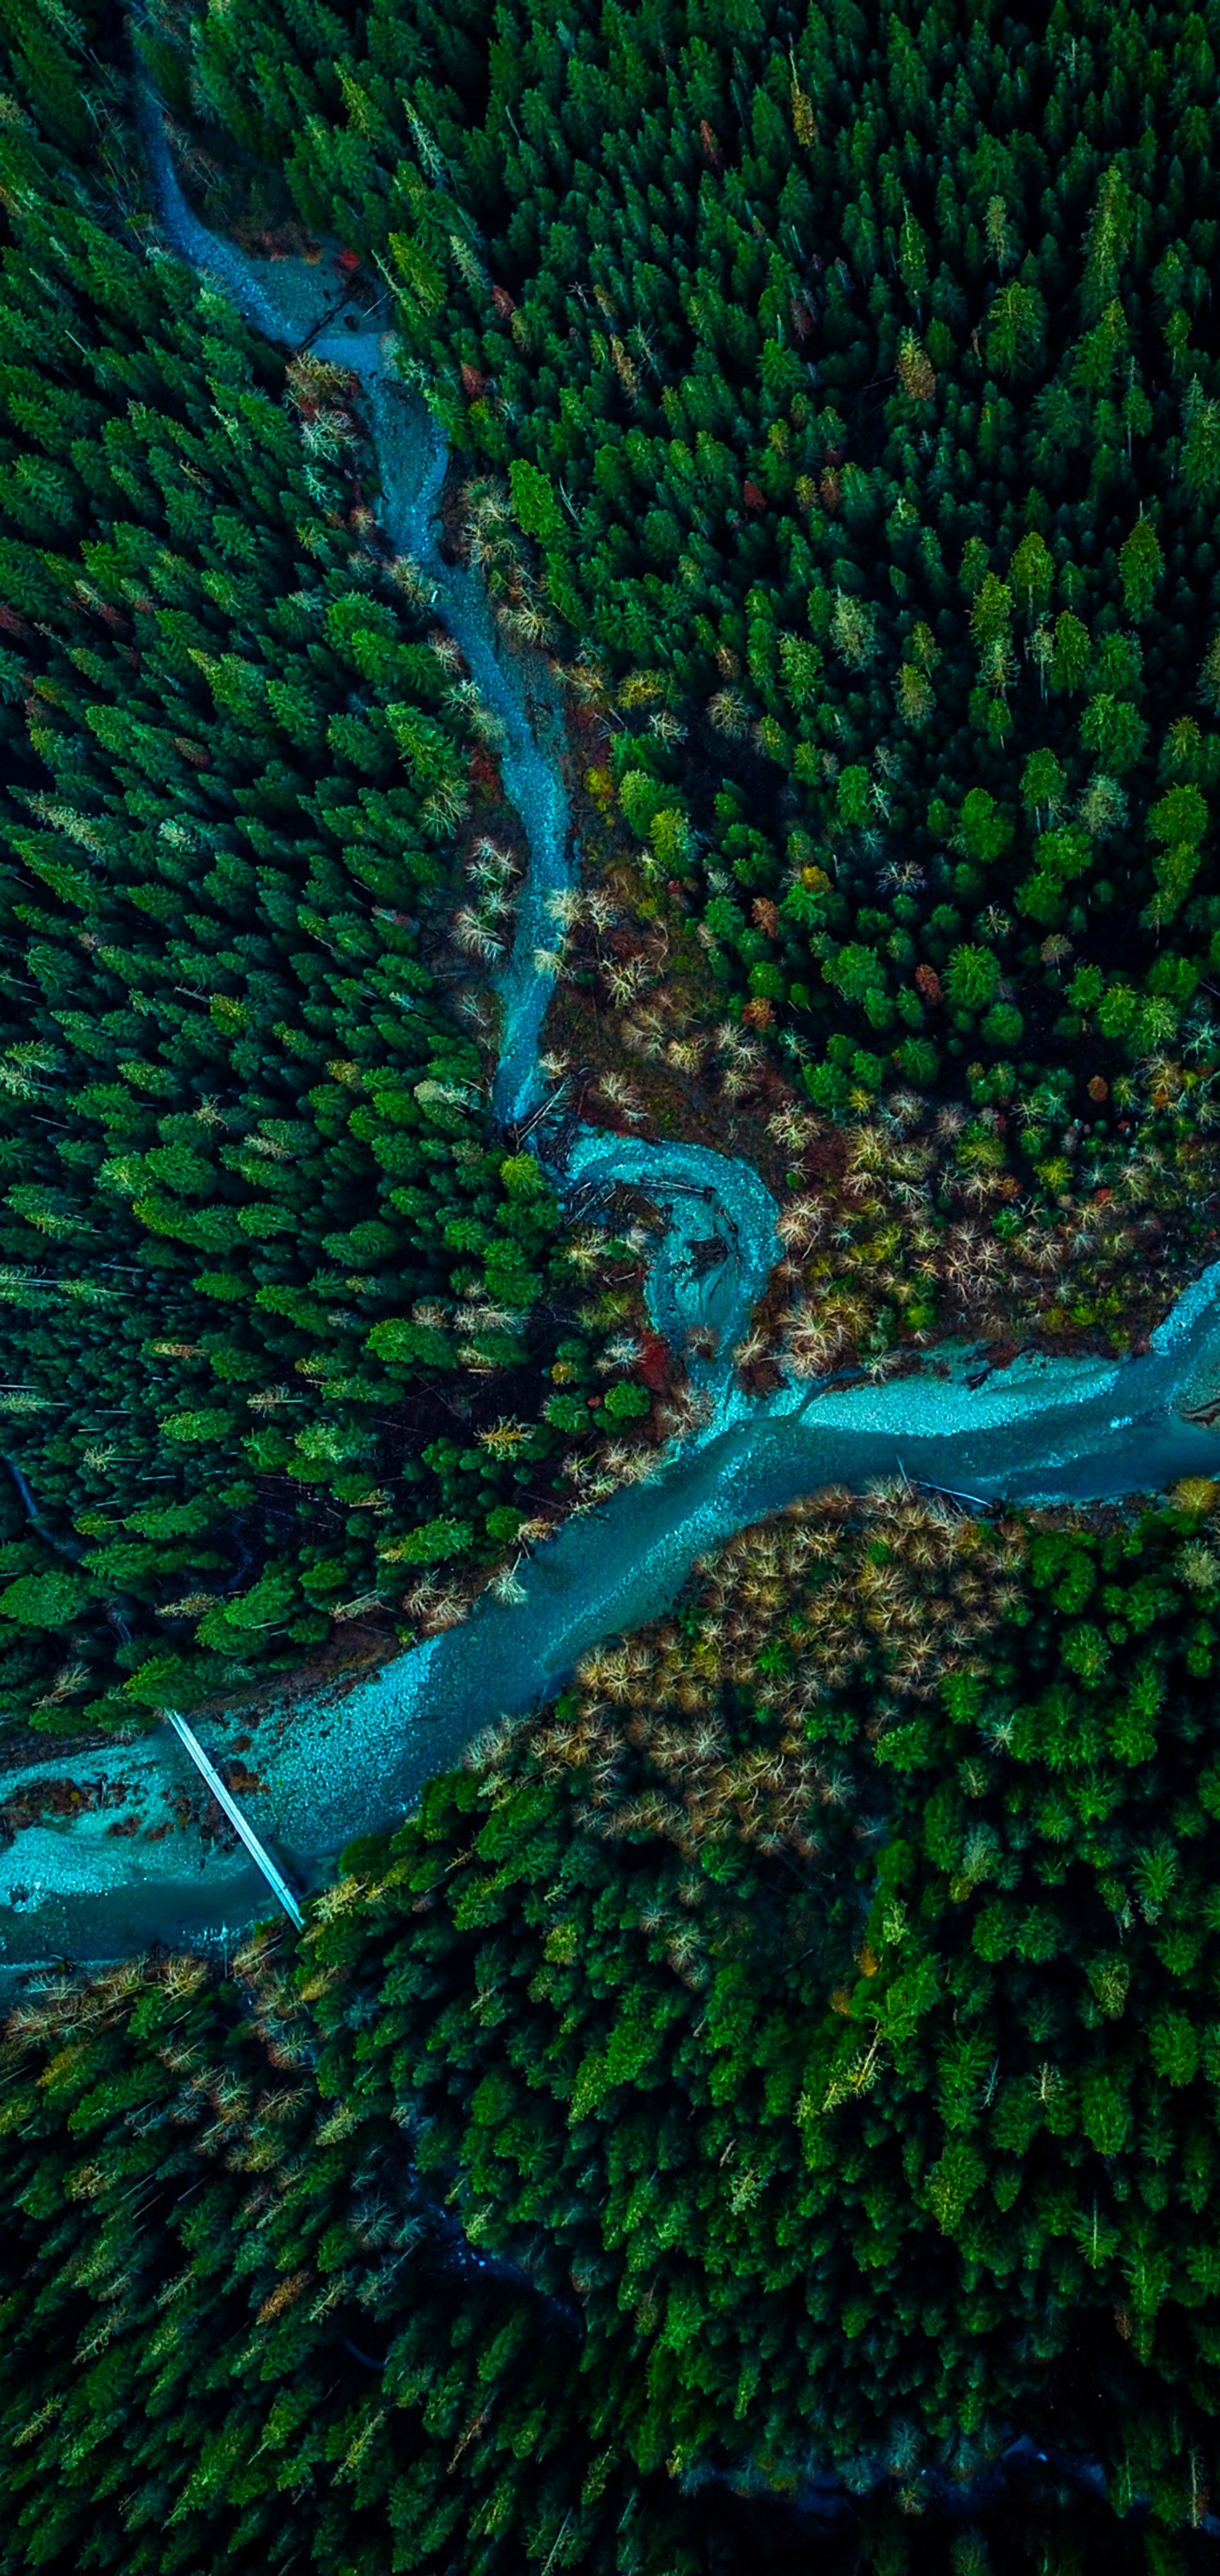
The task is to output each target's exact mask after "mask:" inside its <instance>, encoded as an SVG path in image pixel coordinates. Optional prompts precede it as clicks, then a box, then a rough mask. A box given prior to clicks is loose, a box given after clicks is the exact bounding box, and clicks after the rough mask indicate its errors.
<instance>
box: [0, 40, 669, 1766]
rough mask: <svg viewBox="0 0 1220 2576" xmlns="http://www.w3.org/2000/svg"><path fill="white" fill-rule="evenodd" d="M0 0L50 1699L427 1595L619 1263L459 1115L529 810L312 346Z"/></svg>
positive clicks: (14, 943)
mask: <svg viewBox="0 0 1220 2576" xmlns="http://www.w3.org/2000/svg"><path fill="white" fill-rule="evenodd" d="M4 24H5V26H6V27H7V39H6V41H7V47H8V53H7V63H6V67H5V69H4V70H3V75H2V77H3V80H4V82H5V83H6V85H7V88H8V92H9V105H8V108H7V109H6V113H5V119H4V123H3V127H2V129H0V196H2V199H3V208H4V212H3V217H2V218H0V221H2V224H3V238H4V249H3V265H2V269H0V340H2V341H3V346H4V363H3V366H2V367H0V589H2V592H3V602H4V604H3V607H0V698H2V700H3V705H2V707H0V717H2V720H3V731H4V737H5V741H6V745H7V749H6V772H7V780H8V785H7V790H6V793H5V795H4V799H3V803H2V805H0V904H2V906H3V914H4V937H3V957H2V959H0V1012H2V1015H3V1022H4V1025H3V1029H2V1030H0V1167H2V1169H0V1301H2V1311H3V1314H4V1317H5V1333H6V1348H7V1353H8V1359H7V1365H6V1370H5V1377H6V1384H5V1387H4V1390H3V1393H2V1394H0V1405H2V1406H3V1411H4V1414H5V1416H6V1417H7V1420H6V1423H5V1425H4V1426H3V1436H2V1437H0V1448H2V1449H3V1450H4V1451H5V1452H6V1453H7V1456H8V1458H10V1459H11V1460H12V1461H13V1462H14V1464H13V1465H12V1466H9V1467H8V1469H7V1472H0V1515H2V1525H0V1526H2V1530H3V1547H2V1550H0V1706H2V1708H3V1710H4V1712H5V1714H6V1715H8V1716H10V1717H11V1716H27V1715H29V1713H30V1712H31V1710H32V1712H33V1717H34V1722H35V1724H37V1725H47V1726H51V1727H66V1728H68V1729H73V1728H75V1729H76V1730H77V1731H79V1729H80V1727H81V1725H82V1724H85V1725H88V1726H93V1725H95V1724H98V1723H101V1724H102V1725H106V1724H109V1723H120V1724H121V1723H128V1724H130V1723H135V1724H138V1723H139V1722H140V1719H141V1717H142V1716H143V1715H145V1714H147V1713H148V1712H149V1711H150V1710H152V1709H155V1708H156V1707H158V1706H159V1705H161V1704H162V1703H164V1702H165V1701H167V1700H170V1701H173V1700H178V1701H185V1702H188V1703H189V1702H190V1701H191V1700H197V1699H198V1698H199V1697H200V1696H201V1695H202V1694H205V1693H206V1692H208V1691H209V1690H218V1689H222V1688H223V1689H226V1690H228V1691H230V1692H232V1691H233V1690H235V1689H239V1688H241V1687H243V1686H244V1685H245V1684H246V1683H247V1682H250V1681H252V1680H256V1679H258V1678H259V1676H261V1675H263V1674H265V1673H266V1672H267V1671H268V1670H269V1669H276V1668H281V1667H284V1666H291V1665H299V1664H300V1663H301V1662H302V1661H303V1660H304V1659H305V1657H306V1655H307V1653H308V1651H310V1650H311V1649H315V1648H317V1647H318V1646H320V1645H321V1644H322V1643H323V1642H324V1641H326V1640H327V1639H329V1638H337V1639H338V1640H339V1642H340V1644H341V1643H342V1640H343V1637H344V1635H345V1634H346V1635H347V1636H350V1635H351V1633H352V1631H351V1629H350V1627H348V1628H347V1629H346V1630H345V1627H344V1620H345V1619H346V1620H348V1621H350V1620H351V1619H352V1618H353V1617H354V1616H356V1615H357V1614H366V1615H367V1614H375V1615H376V1616H377V1617H379V1618H380V1620H381V1622H382V1633H383V1634H384V1635H385V1636H386V1637H388V1638H389V1639H390V1641H391V1642H392V1640H393V1636H394V1632H395V1631H394V1624H393V1623H394V1622H396V1623H397V1627H398V1633H399V1634H408V1633H411V1625H410V1623H411V1622H412V1621H415V1620H417V1619H418V1617H419V1616H420V1615H424V1614H426V1612H427V1610H428V1608H429V1606H430V1607H431V1610H432V1611H433V1612H434V1613H436V1614H437V1615H439V1616H442V1617H443V1616H445V1615H449V1614H450V1612H451V1611H452V1608H453V1606H454V1604H453V1599H452V1598H451V1597H450V1596H451V1595H453V1593H454V1590H455V1586H456V1593H457V1596H458V1597H460V1595H461V1592H462V1587H463V1585H465V1586H466V1588H467V1589H469V1584H470V1580H471V1576H472V1573H473V1572H477V1571H478V1570H479V1569H482V1570H483V1572H485V1571H486V1569H487V1568H488V1566H489V1565H491V1564H494V1563H496V1562H500V1563H503V1562H504V1559H505V1551H506V1549H510V1548H511V1546H512V1544H513V1541H514V1539H515V1538H516V1537H517V1534H518V1533H519V1531H520V1530H521V1529H522V1528H524V1529H525V1531H526V1534H527V1536H528V1535H529V1532H530V1529H531V1527H532V1528H533V1529H534V1530H535V1531H536V1530H537V1529H539V1528H542V1527H545V1526H546V1525H548V1522H549V1519H550V1518H553V1517H554V1515H555V1514H556V1512H557V1511H558V1510H559V1509H560V1508H561V1507H562V1505H561V1498H562V1496H563V1495H564V1494H565V1493H566V1495H567V1496H568V1497H569V1499H570V1498H571V1495H572V1487H571V1484H570V1483H569V1484H565V1483H564V1481H563V1479H562V1477H561V1474H560V1470H561V1469H562V1467H563V1466H564V1464H565V1461H566V1462H567V1463H568V1464H569V1465H571V1464H572V1463H573V1462H574V1461H575V1460H578V1459H580V1458H581V1457H583V1456H584V1455H585V1454H586V1453H589V1454H591V1434H592V1431H593V1430H594V1428H595V1418H594V1417H593V1416H591V1415H590V1414H589V1412H588V1410H587V1407H586V1405H585V1401H584V1396H583V1394H582V1393H581V1389H582V1386H584V1385H585V1384H590V1385H591V1384H593V1383H594V1382H595V1381H594V1379H593V1377H592V1374H591V1372H592V1361H593V1356H594V1354H595V1352H597V1351H599V1350H600V1348H601V1346H602V1343H603V1341H604V1328H605V1327H606V1326H607V1324H613V1323H618V1324H620V1325H621V1323H622V1321H623V1319H624V1315H625V1313H629V1310H630V1307H631V1296H630V1293H629V1292H625V1291H624V1290H623V1289H622V1286H621V1282H622V1280H623V1278H624V1276H625V1275H626V1273H627V1272H629V1271H630V1268H631V1263H630V1260H628V1261H627V1263H626V1264H624V1263H623V1261H622V1260H621V1258H620V1260H619V1262H618V1265H617V1273H618V1279H619V1282H620V1285H619V1287H618V1288H617V1289H614V1290H608V1289H607V1284H606V1276H605V1262H604V1259H603V1257H602V1252H601V1248H600V1246H599V1243H598V1241H597V1239H596V1236H595V1235H591V1236H588V1237H587V1238H586V1239H585V1241H584V1244H583V1248H582V1251H581V1254H580V1261H581V1265H582V1266H581V1268H580V1269H577V1268H574V1267H573V1266H572V1264H571V1263H570V1262H569V1261H568V1259H567V1251H566V1247H567V1238H566V1236H565V1234H564V1232H563V1229H562V1227H561V1223H560V1218H559V1212H558V1209H557V1206H556V1203H555V1200H554V1198H553V1196H552V1194H551V1193H550V1192H549V1191H548V1190H547V1188H546V1187H545V1186H544V1185H543V1183H542V1181H541V1179H540V1175H539V1172H538V1169H537V1166H536V1165H535V1163H534V1162H533V1161H532V1159H531V1158H530V1157H528V1156H525V1155H518V1154H513V1153H510V1152H508V1151H506V1148H505V1145H504V1143H503V1142H502V1141H497V1139H496V1137H495V1134H494V1132H493V1130H492V1126H491V1122H490V1118H489V1114H488V1106H487V1093H486V1080H485V1065H484V1060H483V1058H482V1057H481V1056H480V1052H479V1050H478V1048H477V1046H476V1044H475V1041H474V1038H473V1036H472V1034H471V1030H470V1026H469V1025H468V1024H467V1023H465V1022H464V1021H463V1019H462V1016H461V1010H462V1002H463V996H462V994H461V992H460V990H459V989H458V987H457V986H456V985H455V983H454V981H453V978H452V974H449V977H448V980H445V969H444V959H445V955H446V948H447V941H448V932H449V926H450V923H451V920H452V917H453V904H454V899H455V896H456V895H457V894H458V893H459V892H465V893H466V895H467V896H469V895H470V893H471V887H470V884H469V883H468V881H467V873H466V872H467V871H473V875H474V882H475V894H474V909H475V911H476V912H477V911H479V908H480V906H482V908H483V909H486V906H487V904H488V903H491V904H492V905H493V908H494V907H495V906H496V905H498V910H499V913H500V914H503V912H504V910H505V906H506V904H507V903H509V902H510V901H511V893H510V885H511V879H512V875H513V871H514V867H515V866H517V865H519V863H520V854H519V852H518V853H517V855H516V857H514V852H513V849H512V847H511V846H510V847H508V848H505V847H504V845H503V842H502V839H501V838H500V837H497V835H500V834H501V833H502V831H503V829H504V828H505V827H506V826H507V827H509V830H510V842H511V828H512V824H513V818H512V817H511V816H508V815H507V813H506V811H505V809H504V808H503V806H502V803H501V801H500V796H499V788H498V784H497V779H496V773H495V769H494V764H493V762H492V760H491V758H490V757H489V750H488V744H487V741H486V740H485V735H486V732H487V724H486V719H485V716H484V714H483V711H482V709H481V708H480V706H479V704H478V702H477V700H476V699H475V697H474V693H473V691H472V690H471V688H470V686H469V684H468V683H467V682H464V681H463V680H462V678H461V676H460V674H461V665H460V659H459V658H458V657H457V656H456V654H455V652H454V649H453V647H452V646H451V645H450V644H449V642H448V640H447V639H446V638H445V637H444V635H443V634H441V633H440V632H439V631H438V630H436V629H435V628H434V627H430V626H429V624H428V621H427V618H426V614H421V613H420V611H419V610H418V609H417V608H416V607H415V606H413V604H412V594H411V588H410V583H409V579H408V580H407V582H406V586H405V587H404V584H403V580H402V578H401V577H400V578H398V579H396V577H395V576H396V566H395V564H394V563H393V562H392V561H391V560H390V559H389V557H388V555H387V552H386V549H385V548H384V546H383V545H382V544H381V542H380V541H379V539H378V537H377V534H376V530H375V527H374V524H373V520H372V516H371V513H370V510H369V508H368V506H367V503H366V500H365V498H364V488H365V485H364V480H363V479H362V478H366V477H367V473H368V465H367V458H366V455H365V452H364V450H363V448H362V445H361V442H360V438H359V435H358V429H357V424H356V422H355V419H354V417H353V415H352V413H351V412H350V410H349V409H348V407H347V401H346V396H347V395H348V394H349V393H350V391H351V387H350V386H349V384H348V383H347V380H346V379H344V378H343V377H342V376H341V375H340V373H339V371H338V370H336V369H334V368H329V369H328V368H326V367H324V366H320V365H319V364H318V363H317V362H316V361H311V360H309V359H305V358H303V359H301V360H299V361H297V362H295V363H293V364H291V365H289V366H288V367H287V368H285V365H284V363H283V361H282V360H281V358H280V357H279V356H277V355H276V353H275V352H274V351H272V350H271V349H269V348H268V347H266V346H265V345H264V344H262V343H260V342H259V341H257V340H256V339H255V338H253V337H252V336H251V334H250V333H249V332H248V331H247V330H246V328H245V326H244V325H243V324H242V322H241V321H240V320H239V319H238V318H237V317H236V316H235V315H234V313H233V312H232V310H231V309H230V307H229V306H228V304H227V303H226V302H225V300H224V298H223V297H222V296H221V295H219V294H218V293H216V292H215V291H213V290H212V289H210V288H209V287H207V286H201V285H200V283H199V282H198V281H197V279H196V278H195V277H194V276H193V275H191V274H190V272H188V271H187V270H185V269H184V268H182V267H180V266H179V265H178V264H177V263H176V262H175V261H173V260H170V259H167V258H166V257H164V256H163V255H160V254H158V255H151V254H150V253H149V252H148V250H147V248H146V247H144V246H143V242H142V228H141V223H140V221H139V220H138V216H137V213H136V211H135V210H137V209H138V207H139V204H140V194H139V185H138V163H137V162H136V160H135V157H134V147H133V144H132V140H131V134H130V129H129V127H128V126H127V125H126V124H125V122H124V108H125V87H124V82H123V80H122V78H121V76H120V73H119V71H118V70H117V69H116V68H115V67H114V66H113V65H111V64H109V63H108V61H107V60H106V59H105V57H104V55H100V54H99V52H98V51H97V49H96V47H95V45H94V43H93V42H92V41H91V25H92V22H90V21H88V20H79V19H73V18H72V17H71V16H69V14H68V13H67V12H56V13H54V15H53V16H52V17H49V18H46V19H44V20H41V21H40V22H39V27H38V29H37V30H36V31H32V30H31V26H30V21H29V17H28V12H25V11H24V10H23V9H21V8H20V7H19V6H18V7H16V8H14V9H10V10H8V11H6V12H5V17H4ZM22 31H24V33H23V32H22ZM93 32H94V33H96V30H94V31H93ZM397 569H398V571H399V573H400V576H401V568H397ZM489 826H490V827H491V829H490V830H489ZM449 953H450V954H451V953H452V952H451V951H450V952H449ZM637 1268H638V1265H637ZM599 1300H600V1301H601V1302H600V1303H599ZM578 1309H579V1311H578ZM626 1347H627V1349H628V1360H627V1361H626V1362H624V1363H623V1365H624V1366H627V1365H629V1364H630V1348H631V1346H630V1344H627V1345H626ZM552 1370H554V1372H555V1375H556V1377H557V1378H558V1379H559V1380H560V1381H561V1383H562V1387H563V1392H562V1393H560V1392H558V1391H557V1390H556V1387H555V1385H554V1383H553V1380H552V1375H551V1372H552ZM629 1392H630V1394H631V1395H632V1396H633V1397H637V1398H638V1399H639V1407H640V1409H641V1410H643V1411H647V1398H645V1397H644V1396H643V1392H642V1390H641V1389H640V1388H638V1387H636V1386H633V1387H631V1388H630V1390H629ZM622 1403H623V1406H624V1408H625V1406H626V1393H625V1394H624V1396H623V1398H622ZM616 1428H617V1424H616ZM404 1585H405V1586H407V1588H408V1596H409V1598H408V1603H407V1610H408V1611H409V1618H408V1616H407V1615H405V1614H404V1606H403V1591H404ZM412 1585H414V1587H415V1593H414V1595H411V1590H410V1588H411V1586H412ZM421 1586H422V1591H421ZM421 1604H422V1611H421ZM336 1610H338V1611H339V1613H340V1619H339V1624H338V1626H337V1627H336V1625H335V1621H334V1616H333V1614H334V1613H335V1612H336ZM374 1633H376V1632H374ZM366 1635H367V1631H366Z"/></svg>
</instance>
